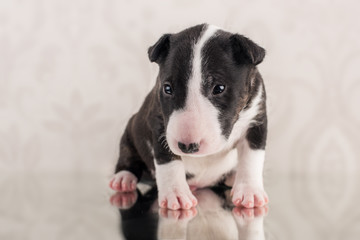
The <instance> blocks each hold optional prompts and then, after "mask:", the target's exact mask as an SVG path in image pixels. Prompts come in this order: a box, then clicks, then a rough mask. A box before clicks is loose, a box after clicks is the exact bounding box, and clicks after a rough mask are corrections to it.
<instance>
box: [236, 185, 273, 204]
mask: <svg viewBox="0 0 360 240" xmlns="http://www.w3.org/2000/svg"><path fill="white" fill-rule="evenodd" d="M231 194H232V196H233V197H232V202H233V203H234V205H235V206H237V207H239V206H244V207H246V208H253V207H263V206H264V205H265V204H267V203H268V202H269V198H268V196H267V194H266V192H265V191H264V188H263V187H262V186H258V185H251V184H246V183H238V184H235V185H234V187H233V189H232V190H231Z"/></svg>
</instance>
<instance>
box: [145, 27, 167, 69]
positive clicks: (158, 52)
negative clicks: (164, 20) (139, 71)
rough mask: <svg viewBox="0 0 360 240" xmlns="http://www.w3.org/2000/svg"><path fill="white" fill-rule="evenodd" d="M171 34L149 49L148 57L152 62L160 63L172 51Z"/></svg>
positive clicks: (165, 35)
mask: <svg viewBox="0 0 360 240" xmlns="http://www.w3.org/2000/svg"><path fill="white" fill-rule="evenodd" d="M170 36H171V34H164V35H163V36H162V37H161V38H160V39H159V40H158V41H157V42H156V43H155V44H154V45H153V46H151V47H149V49H148V55H149V59H150V61H151V62H156V63H160V62H161V61H162V60H163V59H164V58H165V57H166V56H167V54H168V52H169V49H170Z"/></svg>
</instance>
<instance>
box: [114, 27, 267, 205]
mask: <svg viewBox="0 0 360 240" xmlns="http://www.w3.org/2000/svg"><path fill="white" fill-rule="evenodd" d="M148 55H149V59H150V61H151V62H155V63H157V64H158V66H159V73H158V77H157V80H156V84H155V86H154V88H153V89H152V90H151V92H150V93H149V94H148V95H147V97H146V99H145V101H144V103H143V105H142V107H141V108H140V110H139V111H138V113H136V114H135V115H133V116H132V117H131V118H130V120H129V122H128V124H127V127H126V129H125V132H124V134H123V136H122V138H121V142H120V157H119V160H118V162H117V165H116V168H115V175H114V176H113V178H112V179H111V181H110V187H111V188H112V189H114V190H116V191H134V190H135V189H136V184H137V182H139V180H140V179H141V177H142V175H143V174H147V173H149V174H150V175H152V176H153V177H155V179H156V184H157V188H158V201H159V206H160V207H163V208H169V209H173V210H176V209H180V208H182V209H189V208H191V207H194V206H196V204H197V200H196V198H195V197H194V195H193V194H192V191H191V190H192V189H195V188H204V187H208V186H214V185H216V184H219V183H225V184H227V185H228V186H232V191H231V193H232V201H233V203H234V204H235V205H236V206H241V205H242V206H244V207H246V208H252V207H254V206H257V207H261V206H263V205H265V204H266V203H267V202H268V197H267V195H266V193H265V191H264V187H263V179H262V171H263V164H264V158H265V145H266V135H267V116H266V104H265V100H266V94H265V88H264V83H263V80H262V77H261V75H260V73H259V71H258V69H257V65H258V64H259V63H261V62H262V61H263V59H264V56H265V50H264V49H263V48H262V47H260V46H258V45H257V44H255V43H254V42H253V41H251V40H250V39H248V38H246V37H244V36H242V35H239V34H233V33H230V32H226V31H224V30H221V29H219V28H217V27H215V26H212V25H208V24H202V25H197V26H194V27H191V28H188V29H185V30H183V31H181V32H179V33H176V34H165V35H163V36H162V37H161V38H160V39H159V40H158V41H157V42H156V43H155V44H154V45H153V46H151V47H150V48H149V50H148Z"/></svg>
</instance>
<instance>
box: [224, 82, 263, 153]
mask: <svg viewBox="0 0 360 240" xmlns="http://www.w3.org/2000/svg"><path fill="white" fill-rule="evenodd" d="M262 93H263V90H262V85H260V86H259V89H258V91H257V94H256V96H255V97H254V98H253V100H252V102H251V106H250V107H249V108H248V109H246V110H241V111H240V113H239V119H238V120H237V121H236V123H235V124H234V127H233V129H232V131H231V134H230V136H229V139H228V144H227V146H226V148H227V149H230V148H232V147H233V146H234V143H235V142H236V141H238V140H239V139H240V138H241V137H243V136H244V135H245V133H246V130H247V129H248V128H249V126H250V124H251V123H253V122H254V118H255V117H256V115H257V114H258V113H259V104H260V103H261V101H262Z"/></svg>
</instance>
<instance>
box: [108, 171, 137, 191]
mask: <svg viewBox="0 0 360 240" xmlns="http://www.w3.org/2000/svg"><path fill="white" fill-rule="evenodd" d="M137 181H138V180H137V177H135V175H134V174H132V173H131V172H129V171H126V170H123V171H120V172H118V173H116V174H115V175H114V176H113V177H112V179H111V180H110V184H109V186H110V188H111V189H113V190H115V191H118V192H131V191H135V190H136V183H137Z"/></svg>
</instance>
